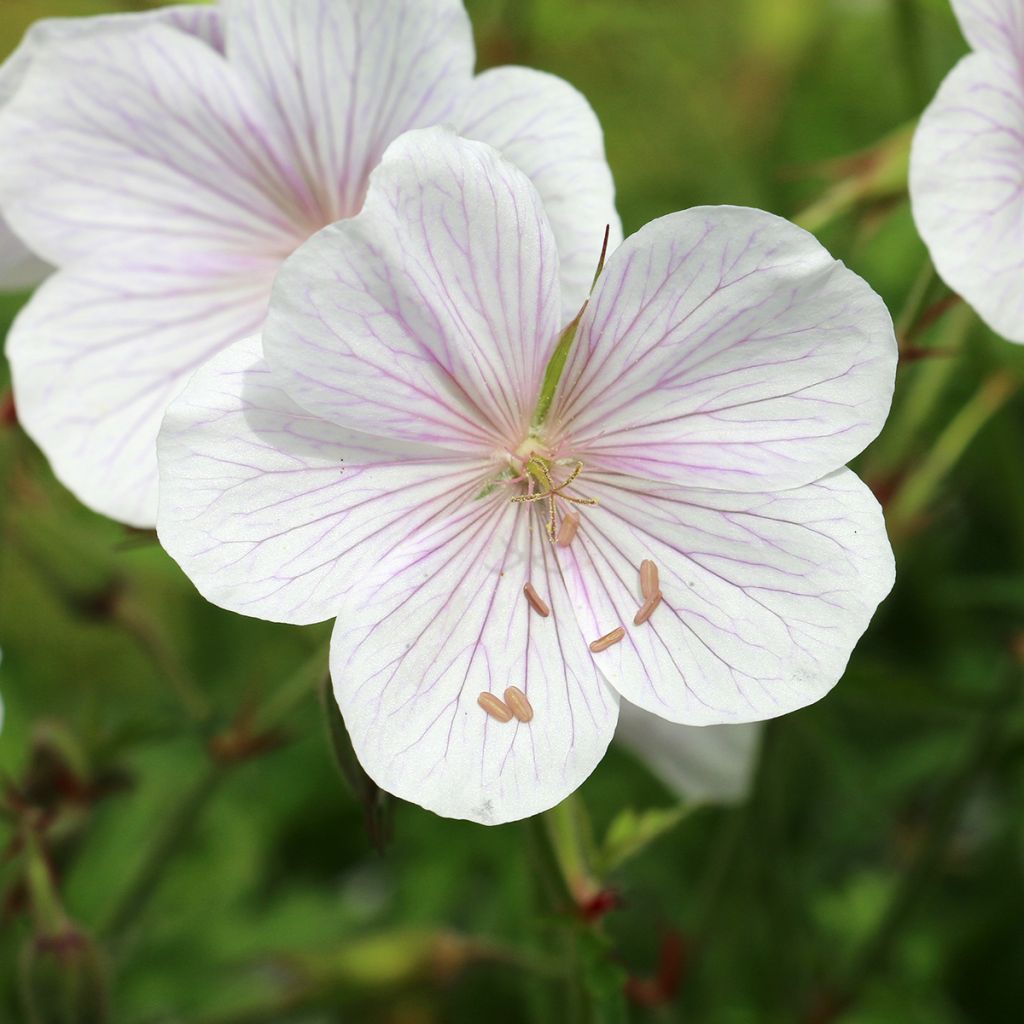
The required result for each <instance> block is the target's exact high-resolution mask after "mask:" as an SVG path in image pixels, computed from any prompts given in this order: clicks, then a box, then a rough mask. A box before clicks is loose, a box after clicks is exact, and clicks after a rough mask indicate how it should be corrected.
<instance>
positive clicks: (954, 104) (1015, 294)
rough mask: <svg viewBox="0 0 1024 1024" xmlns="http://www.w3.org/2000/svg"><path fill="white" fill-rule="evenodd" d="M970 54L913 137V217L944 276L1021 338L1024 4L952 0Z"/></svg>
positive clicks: (996, 326)
mask: <svg viewBox="0 0 1024 1024" xmlns="http://www.w3.org/2000/svg"><path fill="white" fill-rule="evenodd" d="M953 9H954V10H955V11H956V14H957V17H958V18H959V19H960V25H961V27H962V29H963V31H964V35H965V36H966V37H967V40H968V42H969V43H970V44H971V47H972V48H973V51H974V52H973V53H970V54H968V56H966V57H964V58H963V60H961V61H960V63H959V64H957V66H956V67H955V68H953V70H952V71H951V72H950V73H949V74H948V75H947V76H946V79H945V81H944V82H943V83H942V86H941V87H940V89H939V91H938V93H937V95H936V96H935V99H934V100H933V101H932V103H931V106H929V107H928V109H927V110H926V111H925V112H924V115H923V116H922V118H921V122H920V124H919V125H918V128H917V131H916V133H915V135H914V145H913V149H912V152H911V162H910V198H911V201H912V204H913V210H914V220H915V221H916V223H917V228H918V230H919V231H920V232H921V236H922V237H923V238H924V240H925V243H926V244H927V246H928V249H929V251H930V253H931V256H932V260H933V261H934V263H935V266H936V268H937V269H938V272H939V274H941V276H942V278H943V280H944V281H945V282H946V283H947V284H948V285H949V286H950V288H952V289H954V290H955V291H957V292H959V293H960V294H961V295H962V296H963V297H964V298H965V299H966V300H967V301H968V302H969V303H970V304H971V305H972V306H973V307H974V308H975V309H976V310H977V311H978V313H979V314H980V315H981V317H982V318H983V319H984V320H985V322H986V323H988V324H989V326H991V327H992V328H993V330H995V331H997V332H999V333H1000V334H1002V335H1004V336H1005V337H1007V338H1009V339H1010V340H1011V341H1017V342H1024V4H1022V3H1021V0H953Z"/></svg>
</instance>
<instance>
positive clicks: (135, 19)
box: [0, 4, 224, 106]
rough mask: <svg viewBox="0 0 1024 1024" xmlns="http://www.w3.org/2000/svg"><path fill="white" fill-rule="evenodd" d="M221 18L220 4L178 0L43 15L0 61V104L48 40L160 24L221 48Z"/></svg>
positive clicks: (61, 39)
mask: <svg viewBox="0 0 1024 1024" xmlns="http://www.w3.org/2000/svg"><path fill="white" fill-rule="evenodd" d="M221 20H222V19H221V11H220V8H218V7H212V6H207V5H200V4H179V5H177V6H170V7H158V8H157V9H156V10H153V11H139V12H130V13H124V14H103V15H97V16H95V17H88V18H43V19H41V20H40V21H37V22H35V23H34V24H33V25H32V26H31V28H29V30H28V31H27V32H26V33H25V37H24V39H22V41H21V43H20V44H19V45H18V47H17V49H16V50H15V51H14V52H13V53H12V54H11V55H10V56H9V57H8V58H7V59H6V60H5V61H4V62H3V63H2V64H0V106H3V104H5V103H6V102H7V101H8V100H9V99H10V98H11V97H12V96H13V95H14V93H15V92H16V91H17V89H18V86H20V85H21V83H22V81H23V79H24V77H25V73H26V72H27V71H28V68H29V65H30V64H31V63H32V60H33V58H34V57H35V56H36V55H37V54H38V53H39V52H40V50H42V49H43V48H44V47H46V46H48V45H50V44H51V43H55V42H62V41H66V40H69V39H76V38H86V37H88V36H91V35H97V34H100V33H108V32H118V31H122V30H125V29H135V28H139V27H140V26H145V25H148V24H163V25H167V26H169V27H170V28H174V29H177V30H178V31H179V32H185V33H187V34H188V35H192V36H195V37H196V38H197V39H201V40H202V41H203V42H205V43H206V44H207V45H208V46H210V47H211V48H212V49H214V50H217V51H221V50H223V47H224V40H223V32H222V29H221Z"/></svg>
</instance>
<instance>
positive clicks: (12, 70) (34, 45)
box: [0, 5, 222, 291]
mask: <svg viewBox="0 0 1024 1024" xmlns="http://www.w3.org/2000/svg"><path fill="white" fill-rule="evenodd" d="M147 23H153V24H157V23H163V24H166V25H168V26H169V27H171V28H175V29H180V30H181V31H183V32H188V33H190V34H192V35H195V36H197V37H199V38H201V39H205V40H206V41H207V42H209V43H210V45H212V46H218V47H219V46H221V45H222V42H221V37H220V11H219V10H218V9H217V8H214V7H198V6H194V5H191V6H178V7H160V8H157V9H156V10H153V11H142V12H138V13H129V14H107V15H97V16H95V17H91V18H44V19H42V20H40V21H37V22H36V23H35V24H34V25H33V26H32V27H31V28H30V29H29V31H28V32H27V33H26V34H25V38H24V39H23V40H22V42H21V45H20V46H18V48H17V49H16V50H15V51H14V53H12V54H11V56H10V57H8V58H7V60H5V61H4V62H3V64H0V109H2V108H3V107H4V106H5V105H6V104H7V103H8V102H9V101H10V99H11V97H12V96H14V94H15V93H16V92H17V90H18V87H19V86H20V85H21V83H22V82H23V81H24V79H25V74H26V72H27V71H28V68H29V66H30V65H31V63H32V60H33V58H34V57H35V56H36V54H38V53H39V52H40V50H42V49H44V48H45V47H46V46H47V45H48V44H50V43H53V42H55V41H59V40H67V39H73V38H76V37H86V36H89V35H95V34H99V33H104V32H111V31H121V30H124V29H128V28H137V27H139V26H142V25H145V24H147ZM5 158H6V155H5ZM51 270H52V267H50V266H49V265H48V264H46V263H44V262H43V261H42V260H41V259H39V258H38V257H37V256H36V255H35V254H34V253H33V252H32V251H31V250H30V249H29V248H28V247H27V246H26V245H25V244H24V242H22V241H21V239H20V238H18V236H17V235H15V234H14V233H13V232H12V231H11V229H10V227H9V225H8V224H7V223H6V222H5V220H4V219H3V217H2V216H0V291H17V290H21V289H23V288H31V287H33V286H35V285H37V284H39V282H40V281H42V280H44V279H45V277H46V276H47V274H49V273H50V271H51Z"/></svg>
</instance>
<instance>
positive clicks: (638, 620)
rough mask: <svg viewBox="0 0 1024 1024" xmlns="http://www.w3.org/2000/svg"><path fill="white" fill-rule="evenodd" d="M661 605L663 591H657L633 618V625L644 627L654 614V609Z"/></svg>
mask: <svg viewBox="0 0 1024 1024" xmlns="http://www.w3.org/2000/svg"><path fill="white" fill-rule="evenodd" d="M659 604H661V591H660V590H656V591H655V592H654V593H653V594H651V596H650V597H649V598H647V600H646V601H644V603H643V604H642V605H641V606H640V610H639V611H638V612H637V613H636V615H634V616H633V625H634V626H642V625H643V624H644V623H645V622H646V621H647V620H648V619H649V618H650V617H651V616H652V615H653V614H654V609H655V608H657V607H658V605H659Z"/></svg>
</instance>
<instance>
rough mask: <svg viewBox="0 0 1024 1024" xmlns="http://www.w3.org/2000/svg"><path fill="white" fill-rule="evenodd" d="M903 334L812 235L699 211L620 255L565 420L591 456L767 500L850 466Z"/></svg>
mask: <svg viewBox="0 0 1024 1024" xmlns="http://www.w3.org/2000/svg"><path fill="white" fill-rule="evenodd" d="M895 372H896V339H895V336H894V334H893V328H892V321H891V319H890V317H889V314H888V312H887V310H886V308H885V305H884V304H883V302H882V300H881V299H880V298H879V297H878V296H877V295H876V294H875V293H874V292H873V291H872V290H871V289H870V288H869V287H868V285H867V284H866V283H865V282H864V281H863V280H861V278H859V277H858V276H857V275H856V274H854V273H852V272H851V271H849V270H847V269H846V268H845V267H844V266H843V265H842V264H841V263H839V262H837V261H836V260H833V259H832V258H831V257H830V256H829V254H828V253H827V252H826V251H825V250H824V249H823V248H822V247H821V245H820V244H819V243H818V242H817V241H816V240H815V239H814V237H813V236H812V235H810V234H808V233H807V232H806V231H803V230H802V229H800V228H798V227H796V226H794V225H792V224H790V223H788V222H787V221H784V220H782V219H780V218H778V217H774V216H772V215H771V214H768V213H763V212H761V211H759V210H749V209H743V208H738V207H702V208H697V209H693V210H688V211H686V212H684V213H677V214H672V215H671V216H668V217H663V218H661V219H660V220H657V221H653V222H652V223H651V224H648V225H647V227H645V228H643V229H642V230H641V231H639V232H637V234H635V235H633V236H632V237H631V238H629V239H628V240H627V241H626V242H625V243H624V244H623V245H622V246H621V247H620V248H619V249H618V251H617V252H616V253H614V254H613V256H612V258H611V259H610V260H609V262H608V265H607V267H606V268H605V271H604V273H603V274H602V276H601V280H600V281H599V282H598V284H597V287H596V289H595V291H594V296H593V298H592V299H591V302H590V305H589V306H588V308H587V311H586V313H585V314H584V316H583V320H582V322H581V324H580V328H579V332H578V334H577V336H576V341H575V343H574V345H573V348H572V351H571V353H570V356H569V363H568V365H567V367H566V370H565V373H564V375H563V377H562V383H561V386H560V388H559V392H558V394H557V395H556V397H555V406H554V409H555V412H554V419H555V421H556V422H557V423H558V424H559V425H560V426H561V428H562V429H563V430H564V431H565V432H567V433H568V435H569V436H570V438H571V443H570V447H571V449H572V450H573V451H574V452H578V453H579V454H580V456H581V457H582V458H584V459H587V458H588V456H589V458H590V460H592V461H593V460H596V461H597V462H598V463H600V464H601V465H603V466H605V467H607V468H609V469H615V470H618V471H624V472H631V473H636V474H639V475H641V476H645V477H653V478H655V479H661V480H670V481H672V482H673V483H675V484H677V485H678V486H680V487H713V488H722V489H727V490H737V491H765V490H776V489H782V488H786V487H796V486H800V485H801V484H805V483H809V482H810V481H811V480H815V479H817V478H818V477H820V476H822V475H823V474H825V473H828V472H830V471H832V470H834V469H837V468H838V467H839V466H841V465H843V463H845V462H847V461H848V460H849V459H850V458H852V457H853V456H854V455H856V454H857V453H858V452H860V451H861V450H862V449H863V448H864V446H865V445H866V444H868V442H869V441H871V440H872V439H873V438H874V437H875V436H876V435H877V433H878V431H879V430H880V429H881V427H882V424H883V423H884V422H885V417H886V414H887V413H888V410H889V404H890V401H891V399H892V390H893V382H894V378H895Z"/></svg>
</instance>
